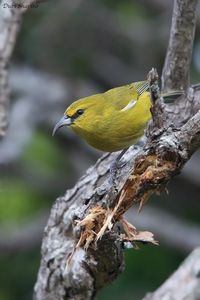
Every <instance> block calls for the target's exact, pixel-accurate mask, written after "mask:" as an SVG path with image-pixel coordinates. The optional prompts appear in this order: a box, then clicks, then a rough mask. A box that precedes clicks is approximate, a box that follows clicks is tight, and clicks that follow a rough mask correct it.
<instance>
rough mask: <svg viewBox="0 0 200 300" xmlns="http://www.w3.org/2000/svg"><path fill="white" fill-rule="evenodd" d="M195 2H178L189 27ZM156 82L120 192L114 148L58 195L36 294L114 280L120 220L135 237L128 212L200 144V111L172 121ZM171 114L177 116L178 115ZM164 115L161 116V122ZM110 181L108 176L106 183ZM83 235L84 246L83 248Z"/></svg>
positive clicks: (78, 295)
mask: <svg viewBox="0 0 200 300" xmlns="http://www.w3.org/2000/svg"><path fill="white" fill-rule="evenodd" d="M191 3H192V4H193V9H194V11H195V10H196V7H195V5H194V3H196V2H194V1H190V2H189V1H187V0H185V1H178V0H177V1H176V5H178V7H177V11H176V10H175V15H174V17H173V20H174V21H173V22H174V23H173V24H176V23H177V22H178V20H179V19H180V20H179V22H182V25H183V27H184V28H186V25H188V26H189V28H190V30H191V32H192V33H193V32H194V25H195V23H194V22H192V26H190V24H188V14H187V13H186V11H187V7H188V9H189V12H190V13H189V18H190V17H191V15H192V12H191V10H192V8H191V5H192V4H191ZM177 12H179V13H178V14H177ZM180 16H181V17H180ZM179 22H178V23H179ZM178 23H177V24H178ZM173 24H172V27H173ZM183 27H181V28H179V26H178V27H177V30H181V32H182V30H183ZM178 33H179V32H178ZM185 39H186V37H185ZM190 39H191V40H190V41H189V39H188V40H187V39H186V40H184V42H185V43H186V42H187V44H185V45H183V46H184V47H186V46H188V47H186V48H187V49H188V50H187V51H186V52H187V55H189V58H188V57H187V58H186V57H185V55H186V54H185V52H182V51H179V50H182V49H180V46H177V47H175V48H170V47H169V49H168V52H171V51H172V52H173V56H172V57H171V54H170V53H169V54H168V57H169V58H168V64H169V70H173V69H174V63H173V61H172V59H174V57H175V58H176V60H177V61H179V59H180V60H181V61H182V62H183V61H184V68H185V69H184V70H183V69H182V67H181V66H180V65H179V64H178V63H176V68H178V70H177V73H173V72H171V71H170V72H169V75H166V78H165V75H164V76H163V78H164V80H165V79H166V81H168V82H170V83H169V84H167V87H170V88H173V87H174V86H172V80H171V79H170V78H171V77H170V76H171V74H172V73H173V74H177V75H176V76H175V75H174V76H175V79H176V81H177V80H179V79H180V80H181V81H180V87H179V88H181V89H184V88H186V87H187V86H188V72H189V62H190V56H191V55H190V54H191V49H192V43H193V35H190ZM182 43H183V41H182ZM170 57H171V58H170ZM164 74H168V73H166V72H164ZM180 74H181V76H182V78H180ZM167 76H168V78H167ZM170 80H171V81H170ZM150 83H151V94H152V100H153V109H152V114H153V125H152V126H150V127H149V130H148V134H147V136H148V140H147V143H146V144H145V146H144V147H143V149H141V148H139V149H137V150H136V149H135V150H133V147H131V148H130V149H129V151H128V152H127V153H126V154H125V156H124V160H125V162H126V165H125V167H123V168H122V169H120V170H119V171H118V174H117V176H116V186H117V191H115V190H114V191H113V189H112V186H109V183H107V180H108V174H109V165H110V163H111V161H112V160H113V157H114V155H105V156H103V157H102V158H101V159H100V160H98V162H97V163H96V165H95V166H94V167H91V168H90V169H89V170H88V171H87V172H86V174H85V175H84V176H83V177H82V178H81V179H80V181H79V182H78V183H77V185H76V186H75V187H74V188H73V189H72V190H69V191H67V193H66V194H65V196H64V197H62V198H59V199H57V201H56V203H55V205H54V207H53V208H52V212H51V216H50V218H49V221H48V224H47V227H46V229H45V237H44V240H43V245H42V261H41V266H40V270H39V273H38V280H37V283H36V286H35V299H37V300H41V299H42V300H50V299H52V300H53V299H56V298H57V299H61V300H64V299H93V298H94V295H95V293H96V291H97V290H98V289H99V288H101V287H102V286H104V285H105V283H108V282H110V281H111V280H113V279H114V278H115V277H116V276H117V275H118V274H119V272H121V270H122V268H123V255H122V247H121V244H122V243H123V242H122V236H121V235H119V232H118V227H116V225H117V224H119V223H121V224H122V226H123V228H124V231H125V233H126V235H125V238H126V240H130V241H133V240H135V239H134V238H135V237H137V236H138V234H140V233H138V232H137V231H136V230H135V228H134V227H133V226H132V227H131V226H130V224H128V223H127V222H125V221H124V219H123V214H124V213H125V212H126V211H127V210H128V209H129V208H130V207H131V206H133V205H134V204H136V203H140V206H141V207H142V205H143V204H144V203H145V202H146V201H147V200H148V199H149V197H150V195H151V194H153V193H159V192H160V191H161V190H162V189H163V188H165V185H166V183H167V182H168V181H169V180H170V179H172V178H173V176H175V175H176V174H178V173H179V172H180V170H181V169H182V168H183V166H184V164H185V163H186V161H187V160H188V159H189V158H190V157H191V155H192V154H193V153H194V151H195V150H196V149H197V147H199V146H200V139H199V137H200V130H199V124H200V113H199V112H197V113H196V114H195V115H194V116H193V114H192V112H193V111H192V109H190V117H191V118H190V119H189V120H188V122H187V123H186V119H185V114H184V112H183V114H182V111H179V119H181V120H182V122H183V121H184V123H185V125H184V126H183V127H181V128H178V127H175V126H169V122H165V118H164V115H165V111H164V109H161V108H162V105H160V103H161V102H160V101H161V100H160V96H159V93H157V90H158V89H157V86H156V82H155V78H152V80H150ZM190 91H191V95H192V97H191V98H190V97H189V95H186V96H184V98H183V101H190V104H191V103H194V99H195V97H197V98H198V97H199V95H198V91H197V90H195V89H194V88H192V87H191V88H190ZM156 114H157V115H156ZM158 114H159V115H158ZM187 115H189V114H188V111H187ZM169 118H171V120H173V115H171V116H169ZM158 119H159V122H157V121H156V120H158ZM170 125H171V124H170ZM133 166H134V167H133ZM102 182H104V183H105V184H104V185H103V187H102ZM105 187H106V188H105ZM151 238H152V237H151ZM78 240H79V242H78ZM151 241H152V240H151ZM77 242H78V245H79V246H80V245H81V246H82V247H75V246H77ZM84 247H85V248H87V251H86V250H84ZM111 257H112V261H111V259H110V258H111ZM69 258H71V260H69ZM66 262H68V264H67V266H66Z"/></svg>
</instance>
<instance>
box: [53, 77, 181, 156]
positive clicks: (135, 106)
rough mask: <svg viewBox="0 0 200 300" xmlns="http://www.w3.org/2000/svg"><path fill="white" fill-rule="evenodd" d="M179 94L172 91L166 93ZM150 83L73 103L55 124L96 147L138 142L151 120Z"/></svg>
mask: <svg viewBox="0 0 200 300" xmlns="http://www.w3.org/2000/svg"><path fill="white" fill-rule="evenodd" d="M174 94H176V95H177V93H170V94H168V95H167V96H170V95H172V96H173V95H174ZM150 107H151V100H150V93H149V83H148V82H147V81H139V82H135V83H131V84H128V85H125V86H121V87H117V88H113V89H110V90H108V91H107V92H105V93H100V94H96V95H92V96H89V97H85V98H82V99H79V100H77V101H75V102H73V103H72V104H71V105H70V106H69V107H68V108H67V109H66V111H65V113H64V116H63V117H62V118H61V120H60V121H59V122H58V123H57V124H56V125H55V127H54V130H53V135H54V134H55V132H56V131H57V129H58V128H60V127H63V126H70V127H71V128H72V130H73V131H74V132H75V133H76V134H77V135H79V136H80V137H82V138H83V139H84V140H85V141H87V143H88V144H89V145H91V146H93V147H94V148H96V149H98V150H102V151H106V152H114V151H119V150H123V149H125V148H128V147H129V146H131V145H133V144H135V143H136V142H137V141H138V140H139V138H140V137H141V136H142V135H143V134H144V129H145V128H146V126H147V123H148V121H149V120H150V119H151V112H150Z"/></svg>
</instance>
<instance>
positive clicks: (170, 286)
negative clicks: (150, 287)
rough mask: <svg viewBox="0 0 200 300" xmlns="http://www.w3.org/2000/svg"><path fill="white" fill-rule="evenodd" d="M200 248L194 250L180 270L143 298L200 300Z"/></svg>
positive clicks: (147, 299) (152, 299)
mask: <svg viewBox="0 0 200 300" xmlns="http://www.w3.org/2000/svg"><path fill="white" fill-rule="evenodd" d="M199 282H200V248H197V249H196V250H194V251H193V252H192V253H191V254H190V255H189V256H188V257H187V258H186V260H185V261H184V262H183V263H182V264H181V266H180V267H179V268H178V270H177V271H176V272H175V273H174V274H172V275H171V276H170V277H169V279H167V280H166V281H165V282H164V283H163V284H162V285H161V287H160V288H159V289H157V290H156V291H155V292H154V293H152V294H148V295H147V296H146V297H145V298H144V299H143V300H161V299H165V300H171V299H178V300H185V299H188V300H199V299H200V284H199Z"/></svg>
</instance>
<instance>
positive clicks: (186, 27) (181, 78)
mask: <svg viewBox="0 0 200 300" xmlns="http://www.w3.org/2000/svg"><path fill="white" fill-rule="evenodd" d="M197 1H198V0H175V1H174V10H173V16H172V25H171V32H170V39H169V45H168V50H167V55H166V59H165V63H164V68H163V74H162V85H163V86H162V89H163V90H164V91H168V90H183V91H185V90H186V89H187V88H188V86H189V69H190V62H191V56H192V48H193V40H194V33H195V26H196V12H197V9H196V8H197Z"/></svg>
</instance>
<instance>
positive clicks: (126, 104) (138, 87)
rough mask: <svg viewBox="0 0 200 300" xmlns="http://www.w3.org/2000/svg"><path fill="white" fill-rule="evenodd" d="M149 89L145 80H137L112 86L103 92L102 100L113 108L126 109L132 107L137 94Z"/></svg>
mask: <svg viewBox="0 0 200 300" xmlns="http://www.w3.org/2000/svg"><path fill="white" fill-rule="evenodd" d="M148 89H149V84H148V82H147V81H138V82H134V83H131V84H128V85H124V86H121V87H117V88H113V89H111V90H109V91H107V92H105V93H104V94H103V95H104V100H105V101H106V102H107V103H110V104H112V105H113V106H114V108H115V109H117V110H120V111H126V110H129V109H130V108H132V107H133V106H134V105H135V104H136V102H137V100H138V98H139V96H140V95H141V94H142V93H144V92H145V91H147V90H148Z"/></svg>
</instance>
